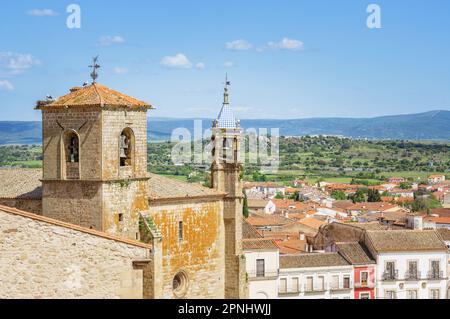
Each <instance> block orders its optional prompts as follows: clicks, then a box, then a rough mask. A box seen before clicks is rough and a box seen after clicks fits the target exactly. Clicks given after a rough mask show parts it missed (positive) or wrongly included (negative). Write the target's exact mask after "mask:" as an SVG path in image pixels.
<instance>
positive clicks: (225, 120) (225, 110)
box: [215, 103, 238, 129]
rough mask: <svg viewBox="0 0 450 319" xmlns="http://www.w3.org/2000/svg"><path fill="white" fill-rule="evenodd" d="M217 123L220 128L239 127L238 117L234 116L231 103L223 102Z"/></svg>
mask: <svg viewBox="0 0 450 319" xmlns="http://www.w3.org/2000/svg"><path fill="white" fill-rule="evenodd" d="M215 123H216V125H217V127H218V128H225V129H226V128H230V129H235V128H237V127H238V125H237V121H236V118H235V117H234V114H233V111H232V110H231V107H230V105H229V104H226V103H224V104H223V106H222V109H221V110H220V113H219V116H218V117H217V120H216V122H215Z"/></svg>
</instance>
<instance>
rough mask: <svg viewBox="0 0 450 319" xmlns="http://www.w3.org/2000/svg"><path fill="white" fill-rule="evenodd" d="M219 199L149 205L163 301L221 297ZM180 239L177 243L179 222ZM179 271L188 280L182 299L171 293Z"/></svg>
mask: <svg viewBox="0 0 450 319" xmlns="http://www.w3.org/2000/svg"><path fill="white" fill-rule="evenodd" d="M222 212H223V206H222V201H221V200H213V201H208V200H206V199H205V200H197V201H195V200H194V199H191V200H183V199H179V200H174V202H173V203H157V202H150V214H149V215H150V216H151V218H152V220H153V221H154V223H155V225H156V226H157V228H158V229H159V231H160V232H161V235H162V271H163V285H162V286H163V287H162V290H163V293H162V297H163V298H188V299H189V298H211V299H214V298H215V299H217V298H224V282H225V278H224V276H225V269H224V265H225V261H224V230H223V229H224V228H223V218H222V216H223V215H222ZM180 221H181V222H183V240H182V241H180V240H179V222H180ZM179 272H184V273H185V274H186V275H187V278H188V284H187V291H186V293H185V294H184V295H183V296H176V295H175V294H174V292H173V279H174V276H175V275H176V274H178V273H179Z"/></svg>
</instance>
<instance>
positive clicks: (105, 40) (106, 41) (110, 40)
mask: <svg viewBox="0 0 450 319" xmlns="http://www.w3.org/2000/svg"><path fill="white" fill-rule="evenodd" d="M124 42H125V39H124V38H123V37H121V36H119V35H114V36H110V35H108V36H104V37H101V38H100V40H99V41H98V43H99V44H100V45H101V46H109V45H112V44H120V43H124Z"/></svg>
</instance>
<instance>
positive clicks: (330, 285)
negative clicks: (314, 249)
mask: <svg viewBox="0 0 450 319" xmlns="http://www.w3.org/2000/svg"><path fill="white" fill-rule="evenodd" d="M353 282H354V279H353V266H352V265H350V264H349V263H348V262H347V261H345V259H344V258H342V256H340V255H339V254H338V253H317V254H303V255H285V256H280V273H279V279H278V298H280V299H353V296H354V290H353Z"/></svg>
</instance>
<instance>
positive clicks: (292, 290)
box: [278, 287, 300, 297]
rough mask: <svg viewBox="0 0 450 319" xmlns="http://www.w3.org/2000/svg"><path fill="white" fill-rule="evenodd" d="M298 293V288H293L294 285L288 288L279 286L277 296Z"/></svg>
mask: <svg viewBox="0 0 450 319" xmlns="http://www.w3.org/2000/svg"><path fill="white" fill-rule="evenodd" d="M299 293H300V289H299V288H298V287H297V288H294V287H292V288H290V289H287V288H286V289H283V288H280V289H279V290H278V296H281V297H283V296H293V295H294V296H295V295H298V294H299Z"/></svg>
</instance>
